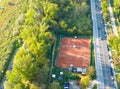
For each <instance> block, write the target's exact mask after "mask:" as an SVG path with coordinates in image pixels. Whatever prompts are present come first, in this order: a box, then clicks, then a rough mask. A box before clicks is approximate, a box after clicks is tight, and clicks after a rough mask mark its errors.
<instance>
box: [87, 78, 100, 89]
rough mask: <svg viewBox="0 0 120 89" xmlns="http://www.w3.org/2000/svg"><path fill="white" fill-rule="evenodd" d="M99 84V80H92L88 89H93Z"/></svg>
mask: <svg viewBox="0 0 120 89" xmlns="http://www.w3.org/2000/svg"><path fill="white" fill-rule="evenodd" d="M97 83H98V82H97V80H92V81H91V83H90V85H89V87H88V88H87V89H92V88H93V87H94V86H95V84H97Z"/></svg>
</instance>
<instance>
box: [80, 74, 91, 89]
mask: <svg viewBox="0 0 120 89" xmlns="http://www.w3.org/2000/svg"><path fill="white" fill-rule="evenodd" d="M90 80H91V79H90V77H89V76H83V77H81V80H80V85H81V87H82V88H83V89H84V88H86V87H88V86H89V84H90Z"/></svg>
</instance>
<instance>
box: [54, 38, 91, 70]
mask: <svg viewBox="0 0 120 89" xmlns="http://www.w3.org/2000/svg"><path fill="white" fill-rule="evenodd" d="M71 64H72V65H73V66H74V67H75V68H87V67H89V65H90V39H89V38H69V37H63V38H62V40H61V45H60V50H59V53H58V58H57V61H56V66H58V67H62V68H69V67H70V65H71Z"/></svg>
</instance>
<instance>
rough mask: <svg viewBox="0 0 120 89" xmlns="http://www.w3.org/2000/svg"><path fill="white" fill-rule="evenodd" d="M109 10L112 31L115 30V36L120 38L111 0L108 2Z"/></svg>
mask: <svg viewBox="0 0 120 89" xmlns="http://www.w3.org/2000/svg"><path fill="white" fill-rule="evenodd" d="M108 10H109V14H110V20H111V24H112V29H113V33H114V35H115V36H117V37H118V36H119V35H118V32H117V28H116V24H115V18H114V15H113V12H112V6H111V3H110V0H108Z"/></svg>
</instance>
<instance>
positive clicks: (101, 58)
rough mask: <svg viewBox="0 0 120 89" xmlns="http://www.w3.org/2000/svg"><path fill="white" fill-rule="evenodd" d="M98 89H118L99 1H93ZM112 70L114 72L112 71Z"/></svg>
mask: <svg viewBox="0 0 120 89" xmlns="http://www.w3.org/2000/svg"><path fill="white" fill-rule="evenodd" d="M91 13H92V21H93V36H94V51H95V64H96V74H97V82H98V89H116V88H115V84H114V79H113V69H112V68H111V63H110V59H109V57H108V55H109V53H108V52H109V51H108V50H107V37H106V30H105V24H104V20H103V15H102V13H101V5H100V2H99V0H91ZM111 69H112V70H111Z"/></svg>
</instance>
